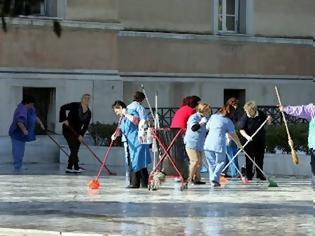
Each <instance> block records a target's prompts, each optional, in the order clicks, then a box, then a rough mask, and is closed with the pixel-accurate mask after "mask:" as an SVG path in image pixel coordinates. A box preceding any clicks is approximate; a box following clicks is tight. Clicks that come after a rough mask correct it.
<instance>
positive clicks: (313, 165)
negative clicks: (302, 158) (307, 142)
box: [310, 149, 315, 176]
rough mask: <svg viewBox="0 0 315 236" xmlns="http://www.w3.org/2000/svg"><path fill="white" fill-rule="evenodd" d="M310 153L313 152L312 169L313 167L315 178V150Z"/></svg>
mask: <svg viewBox="0 0 315 236" xmlns="http://www.w3.org/2000/svg"><path fill="white" fill-rule="evenodd" d="M310 152H311V167H312V173H313V176H315V150H314V149H311V150H310Z"/></svg>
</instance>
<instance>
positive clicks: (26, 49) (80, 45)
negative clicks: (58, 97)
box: [0, 25, 117, 69]
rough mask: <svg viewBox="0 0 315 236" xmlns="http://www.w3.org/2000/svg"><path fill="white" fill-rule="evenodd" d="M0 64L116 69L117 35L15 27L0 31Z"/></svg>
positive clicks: (73, 30) (66, 29) (10, 65)
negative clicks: (4, 31) (60, 32)
mask: <svg viewBox="0 0 315 236" xmlns="http://www.w3.org/2000/svg"><path fill="white" fill-rule="evenodd" d="M0 52H1V53H0V66H5V67H15V66H16V67H34V68H51V69H79V68H82V69H83V68H84V69H116V68H117V66H116V65H117V38H116V34H115V33H113V32H107V31H92V30H81V29H80V30H75V29H68V28H63V32H62V37H61V38H57V37H56V36H55V34H54V33H53V30H52V28H50V27H49V28H47V27H46V28H44V27H42V28H32V27H26V26H21V27H14V26H12V25H10V30H9V32H8V33H7V34H5V33H3V31H2V30H0Z"/></svg>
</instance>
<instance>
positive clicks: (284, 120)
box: [275, 86, 292, 146]
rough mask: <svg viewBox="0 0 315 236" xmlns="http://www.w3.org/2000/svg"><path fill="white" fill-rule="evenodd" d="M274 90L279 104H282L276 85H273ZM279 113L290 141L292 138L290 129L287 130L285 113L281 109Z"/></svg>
mask: <svg viewBox="0 0 315 236" xmlns="http://www.w3.org/2000/svg"><path fill="white" fill-rule="evenodd" d="M275 90H276V94H277V98H278V102H279V105H280V106H282V103H281V98H280V94H279V91H278V88H277V86H275ZM281 114H282V118H283V122H284V125H285V129H286V131H287V134H288V140H289V141H290V140H291V142H292V138H291V135H290V131H289V127H288V122H287V119H286V118H285V115H284V112H283V111H281ZM291 142H289V144H290V143H291ZM290 146H291V145H290Z"/></svg>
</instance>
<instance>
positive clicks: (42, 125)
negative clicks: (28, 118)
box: [36, 116, 45, 130]
mask: <svg viewBox="0 0 315 236" xmlns="http://www.w3.org/2000/svg"><path fill="white" fill-rule="evenodd" d="M36 122H37V123H38V124H39V125H40V127H41V128H42V130H45V126H44V124H43V122H42V121H41V120H40V119H39V117H38V116H36Z"/></svg>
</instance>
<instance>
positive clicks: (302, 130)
mask: <svg viewBox="0 0 315 236" xmlns="http://www.w3.org/2000/svg"><path fill="white" fill-rule="evenodd" d="M289 130H290V133H291V137H292V139H293V142H294V146H295V149H296V150H298V151H304V152H307V134H308V125H307V124H303V123H300V124H295V125H289ZM276 149H278V150H281V151H283V152H286V153H289V152H290V151H291V149H290V147H289V144H288V137H287V133H286V130H285V127H284V125H281V126H274V125H270V126H267V127H266V151H267V152H270V153H275V151H276Z"/></svg>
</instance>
